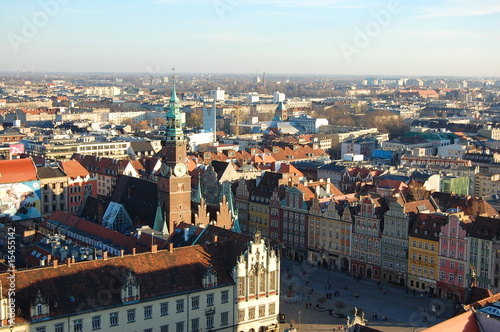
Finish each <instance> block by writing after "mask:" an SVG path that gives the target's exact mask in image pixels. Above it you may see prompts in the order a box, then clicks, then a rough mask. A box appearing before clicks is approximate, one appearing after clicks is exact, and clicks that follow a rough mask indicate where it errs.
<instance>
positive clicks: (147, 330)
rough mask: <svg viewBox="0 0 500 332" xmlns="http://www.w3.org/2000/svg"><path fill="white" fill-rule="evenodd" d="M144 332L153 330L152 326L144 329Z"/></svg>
mask: <svg viewBox="0 0 500 332" xmlns="http://www.w3.org/2000/svg"><path fill="white" fill-rule="evenodd" d="M144 332H153V329H152V328H149V329H144Z"/></svg>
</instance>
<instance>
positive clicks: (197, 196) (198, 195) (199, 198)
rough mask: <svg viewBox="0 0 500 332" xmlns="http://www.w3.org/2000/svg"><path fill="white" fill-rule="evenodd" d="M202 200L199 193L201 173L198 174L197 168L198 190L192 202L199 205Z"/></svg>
mask: <svg viewBox="0 0 500 332" xmlns="http://www.w3.org/2000/svg"><path fill="white" fill-rule="evenodd" d="M202 198H203V195H202V193H201V173H200V169H199V168H198V189H197V190H196V196H195V197H194V201H195V202H196V203H198V204H200V203H201V199H202Z"/></svg>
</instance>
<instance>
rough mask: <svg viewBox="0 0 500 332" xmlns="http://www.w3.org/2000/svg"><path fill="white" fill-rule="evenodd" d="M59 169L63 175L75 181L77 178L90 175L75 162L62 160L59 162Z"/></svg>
mask: <svg viewBox="0 0 500 332" xmlns="http://www.w3.org/2000/svg"><path fill="white" fill-rule="evenodd" d="M61 168H62V169H63V171H64V173H66V175H68V176H69V177H70V178H72V179H76V178H77V177H82V178H84V177H86V176H88V175H90V173H89V172H88V171H87V170H86V169H85V167H83V166H82V164H80V163H79V162H78V161H77V160H64V161H61Z"/></svg>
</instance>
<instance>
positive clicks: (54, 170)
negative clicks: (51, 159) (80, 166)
mask: <svg viewBox="0 0 500 332" xmlns="http://www.w3.org/2000/svg"><path fill="white" fill-rule="evenodd" d="M37 171H38V177H39V178H40V180H41V179H50V178H60V177H67V175H66V174H65V173H64V172H63V170H62V169H61V168H59V167H38V169H37Z"/></svg>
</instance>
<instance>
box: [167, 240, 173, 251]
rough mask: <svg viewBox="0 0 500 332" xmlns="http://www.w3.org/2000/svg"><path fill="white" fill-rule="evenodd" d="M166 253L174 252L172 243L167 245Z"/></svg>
mask: <svg viewBox="0 0 500 332" xmlns="http://www.w3.org/2000/svg"><path fill="white" fill-rule="evenodd" d="M168 251H170V252H174V244H173V243H172V242H170V243H169V244H168Z"/></svg>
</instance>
